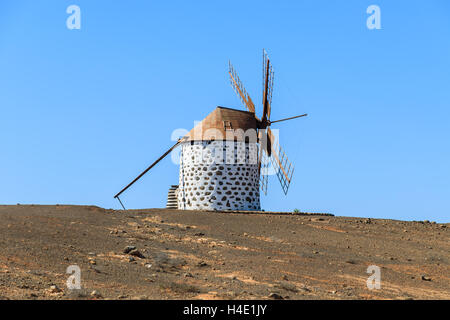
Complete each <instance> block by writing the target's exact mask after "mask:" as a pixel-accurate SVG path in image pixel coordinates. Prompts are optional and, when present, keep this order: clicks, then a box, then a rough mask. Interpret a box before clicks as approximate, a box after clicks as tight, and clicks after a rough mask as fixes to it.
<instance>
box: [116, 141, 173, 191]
mask: <svg viewBox="0 0 450 320" xmlns="http://www.w3.org/2000/svg"><path fill="white" fill-rule="evenodd" d="M181 142H182V140H179V141H178V142H177V143H175V144H174V145H173V147H172V148H170V149H169V150H167V151H166V153H164V154H163V155H162V156H161V157H159V158H158V160H156V161H155V162H153V163H152V164H151V165H150V166H149V167H148V168H147V169H145V170H144V171H143V172H142V173H141V174H140V175H138V176H137V177H136V179H134V180H133V181H131V182H130V183H129V184H128V185H127V186H126V187H125V188H123V189H122V190H120V192H119V193H118V194H116V195H115V196H114V198H118V197H119V196H120V195H121V194H122V193H123V192H124V191H125V190H127V189H128V188H129V187H131V186H132V185H133V184H134V183H135V182H136V181H138V180H139V179H140V178H142V176H143V175H144V174H146V173H147V172H148V171H149V170H150V169H151V168H153V167H154V166H155V165H156V164H157V163H158V162H160V161H161V160H162V159H164V158H165V157H166V156H167V155H168V154H169V153H170V152H172V150H173V149H175V148H176V147H177V146H178V145H179V144H180V143H181Z"/></svg>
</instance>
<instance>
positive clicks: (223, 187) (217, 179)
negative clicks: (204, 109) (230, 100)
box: [114, 51, 306, 210]
mask: <svg viewBox="0 0 450 320" xmlns="http://www.w3.org/2000/svg"><path fill="white" fill-rule="evenodd" d="M229 75H230V80H231V85H232V86H233V88H234V89H235V91H236V93H237V94H238V96H239V98H240V99H241V101H242V103H243V104H244V105H245V107H246V108H247V111H243V110H238V109H230V108H224V107H217V108H216V109H215V110H213V111H212V112H211V113H210V114H209V115H208V116H207V117H206V118H205V119H203V120H202V121H201V122H199V123H198V124H197V125H196V126H195V127H194V128H193V129H192V130H191V131H190V132H189V133H188V134H187V135H186V136H184V137H183V138H181V139H179V140H178V142H177V143H176V144H175V145H174V146H172V147H171V148H170V149H169V150H167V151H166V152H165V153H164V154H163V155H162V156H161V157H159V158H158V159H157V160H156V161H155V162H154V163H153V164H152V165H150V166H149V167H148V168H147V169H146V170H145V171H144V172H142V173H141V174H140V175H139V176H138V177H137V178H135V179H134V180H133V181H132V182H130V183H129V184H128V185H127V186H126V187H125V188H123V189H122V190H121V191H120V192H119V193H117V194H116V195H115V196H114V197H115V198H117V199H118V200H119V201H120V198H119V196H120V195H121V194H122V193H123V192H124V191H125V190H127V189H128V188H129V187H130V186H131V185H132V184H134V183H135V182H136V181H137V180H139V179H140V178H141V177H142V176H143V175H145V174H146V173H147V172H148V171H149V170H150V169H151V168H153V167H154V166H155V165H156V164H157V163H158V162H159V161H161V160H162V159H164V158H165V157H166V156H167V155H168V154H169V153H170V152H172V150H174V149H175V148H176V147H178V146H180V147H181V160H180V175H179V187H178V189H177V190H175V189H174V186H172V187H171V190H170V191H169V197H170V205H171V207H172V208H173V207H174V206H175V205H174V199H175V198H176V199H177V207H178V209H182V210H260V209H261V208H260V190H261V191H262V192H264V193H265V194H267V182H268V171H267V169H268V164H269V159H270V160H271V163H272V166H273V168H274V169H275V172H276V175H277V177H278V180H279V182H280V184H281V187H282V189H283V192H284V193H285V194H287V192H288V189H289V185H290V183H291V180H292V174H293V172H294V167H293V165H292V163H291V162H290V161H289V160H288V158H287V156H286V154H285V153H284V151H283V149H282V148H281V146H280V145H279V143H278V141H277V139H276V137H275V135H274V134H273V133H272V131H271V129H270V126H271V125H272V124H274V123H276V122H281V121H286V120H291V119H295V118H299V117H303V116H306V114H302V115H299V116H294V117H290V118H286V119H281V120H277V121H271V120H270V114H271V104H272V91H273V79H274V73H273V69H272V66H271V64H270V60H269V58H268V56H267V54H266V52H265V51H263V99H262V105H263V113H262V116H261V118H259V117H257V116H256V113H255V105H254V103H253V101H252V99H251V98H250V96H249V95H248V93H247V91H246V90H245V88H244V86H243V85H242V83H241V81H240V80H239V77H238V75H237V73H236V71H235V70H234V68H233V66H232V65H231V63H230V64H229ZM120 203H121V204H122V202H121V201H120ZM122 206H123V204H122Z"/></svg>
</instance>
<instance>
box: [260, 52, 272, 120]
mask: <svg viewBox="0 0 450 320" xmlns="http://www.w3.org/2000/svg"><path fill="white" fill-rule="evenodd" d="M273 79H274V72H273V68H272V65H271V63H270V59H269V56H268V55H267V52H266V51H265V50H263V101H262V103H263V107H264V110H263V117H262V119H263V120H270V113H271V105H272V91H273Z"/></svg>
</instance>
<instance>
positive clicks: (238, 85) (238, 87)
mask: <svg viewBox="0 0 450 320" xmlns="http://www.w3.org/2000/svg"><path fill="white" fill-rule="evenodd" d="M228 66H229V71H228V73H229V74H230V81H231V86H232V87H233V88H234V90H235V91H236V94H237V95H238V96H239V98H241V101H242V103H243V104H244V105H245V107H246V108H247V110H248V111H250V112H253V113H254V112H255V104H254V103H253V101H252V99H251V98H250V96H249V95H248V93H247V91H246V90H245V88H244V85H243V84H242V82H241V80H239V76H238V75H237V73H236V70H234V68H233V65H232V64H231V62H228Z"/></svg>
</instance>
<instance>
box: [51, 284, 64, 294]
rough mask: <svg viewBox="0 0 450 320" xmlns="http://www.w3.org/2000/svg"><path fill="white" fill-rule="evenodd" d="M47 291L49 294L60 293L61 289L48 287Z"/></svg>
mask: <svg viewBox="0 0 450 320" xmlns="http://www.w3.org/2000/svg"><path fill="white" fill-rule="evenodd" d="M49 291H50V292H51V293H57V292H61V289H60V288H58V286H56V285H52V286H50V289H49Z"/></svg>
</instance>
